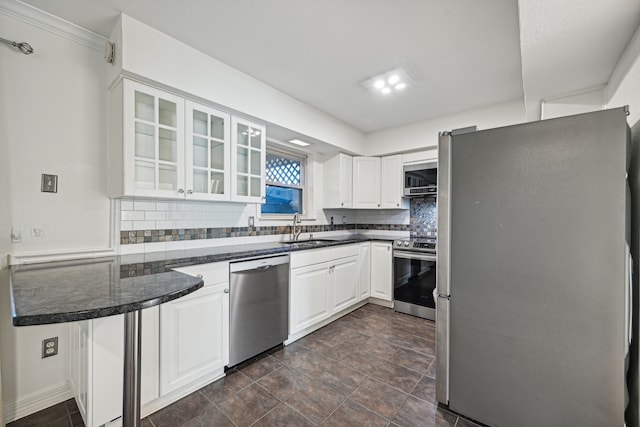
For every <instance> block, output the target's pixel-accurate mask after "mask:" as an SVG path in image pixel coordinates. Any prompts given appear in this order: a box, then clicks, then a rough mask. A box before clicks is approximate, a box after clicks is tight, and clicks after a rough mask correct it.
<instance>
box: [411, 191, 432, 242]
mask: <svg viewBox="0 0 640 427" xmlns="http://www.w3.org/2000/svg"><path fill="white" fill-rule="evenodd" d="M409 215H410V218H409V231H410V233H411V238H412V239H415V238H425V237H435V236H436V234H437V231H438V220H437V218H438V215H437V209H436V198H435V197H412V198H411V201H410V208H409Z"/></svg>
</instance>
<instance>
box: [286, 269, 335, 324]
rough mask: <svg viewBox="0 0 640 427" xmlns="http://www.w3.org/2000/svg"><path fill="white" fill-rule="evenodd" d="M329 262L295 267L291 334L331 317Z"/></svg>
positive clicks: (291, 286)
mask: <svg viewBox="0 0 640 427" xmlns="http://www.w3.org/2000/svg"><path fill="white" fill-rule="evenodd" d="M328 281H329V264H328V263H321V264H314V265H310V266H308V267H301V268H294V269H292V270H291V273H290V283H289V298H290V305H289V313H290V314H289V334H295V333H296V332H300V331H302V330H304V329H305V328H307V327H309V326H312V325H314V324H316V323H318V322H320V321H322V320H324V319H326V318H327V317H329V314H330V312H329V290H330V289H329V286H328Z"/></svg>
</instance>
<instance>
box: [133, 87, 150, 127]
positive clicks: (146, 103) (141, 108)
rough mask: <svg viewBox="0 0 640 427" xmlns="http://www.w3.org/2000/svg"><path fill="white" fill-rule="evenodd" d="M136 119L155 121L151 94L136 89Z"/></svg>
mask: <svg viewBox="0 0 640 427" xmlns="http://www.w3.org/2000/svg"><path fill="white" fill-rule="evenodd" d="M135 98H136V100H135V109H136V119H141V120H146V121H148V122H153V121H155V101H154V99H153V96H151V95H147V94H146V93H142V92H138V91H136V95H135Z"/></svg>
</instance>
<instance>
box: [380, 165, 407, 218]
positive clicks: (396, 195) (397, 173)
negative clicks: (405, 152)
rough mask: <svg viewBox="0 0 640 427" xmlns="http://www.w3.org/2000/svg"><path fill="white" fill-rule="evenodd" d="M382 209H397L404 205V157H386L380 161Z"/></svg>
mask: <svg viewBox="0 0 640 427" xmlns="http://www.w3.org/2000/svg"><path fill="white" fill-rule="evenodd" d="M380 177H381V179H380V207H382V208H383V209H397V208H400V206H401V205H402V194H403V190H404V188H403V185H402V184H403V182H402V181H403V176H402V156H401V155H399V154H398V155H395V156H386V157H382V158H381V159H380Z"/></svg>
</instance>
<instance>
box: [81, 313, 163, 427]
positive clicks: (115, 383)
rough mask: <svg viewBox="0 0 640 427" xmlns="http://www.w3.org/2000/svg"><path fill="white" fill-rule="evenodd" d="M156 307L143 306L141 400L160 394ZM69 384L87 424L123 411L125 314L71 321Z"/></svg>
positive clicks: (96, 424) (151, 399)
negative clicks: (144, 307) (145, 307)
mask: <svg viewBox="0 0 640 427" xmlns="http://www.w3.org/2000/svg"><path fill="white" fill-rule="evenodd" d="M158 326H159V322H158V307H151V308H147V309H144V310H142V354H141V357H142V362H141V394H140V401H141V404H142V405H144V404H145V403H148V402H150V401H153V400H154V399H157V398H158V397H159V384H158V369H159V368H158V366H159V347H158ZM71 345H72V353H71V364H72V366H71V384H72V387H73V389H74V394H75V398H76V401H77V403H78V408H79V410H80V413H81V414H82V418H83V419H84V422H85V425H86V426H87V427H93V426H101V425H103V424H105V423H107V422H109V421H112V420H114V419H116V418H118V417H120V416H121V415H122V376H123V368H124V361H123V351H124V316H123V315H117V316H109V317H103V318H99V319H91V320H84V321H81V322H74V323H72V324H71Z"/></svg>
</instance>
